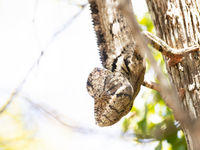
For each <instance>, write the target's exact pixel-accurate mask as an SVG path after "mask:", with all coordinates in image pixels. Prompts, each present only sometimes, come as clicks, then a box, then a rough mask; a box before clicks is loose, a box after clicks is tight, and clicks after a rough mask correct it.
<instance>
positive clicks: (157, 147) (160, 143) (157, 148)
mask: <svg viewBox="0 0 200 150" xmlns="http://www.w3.org/2000/svg"><path fill="white" fill-rule="evenodd" d="M161 149H162V141H160V142H159V143H158V145H157V146H156V148H155V150H161Z"/></svg>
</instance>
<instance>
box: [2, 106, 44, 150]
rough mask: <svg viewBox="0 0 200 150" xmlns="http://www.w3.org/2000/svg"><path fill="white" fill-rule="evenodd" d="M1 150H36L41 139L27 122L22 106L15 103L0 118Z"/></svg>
mask: <svg viewBox="0 0 200 150" xmlns="http://www.w3.org/2000/svg"><path fill="white" fill-rule="evenodd" d="M0 124H1V128H0V150H35V149H37V146H38V145H39V143H40V142H39V140H38V139H36V138H35V136H34V135H35V130H34V129H29V128H28V126H27V125H26V124H25V121H24V118H23V114H22V112H21V108H19V107H18V106H17V105H16V104H15V103H13V104H12V105H11V106H10V107H9V109H8V110H6V111H5V112H4V113H3V114H1V118H0Z"/></svg>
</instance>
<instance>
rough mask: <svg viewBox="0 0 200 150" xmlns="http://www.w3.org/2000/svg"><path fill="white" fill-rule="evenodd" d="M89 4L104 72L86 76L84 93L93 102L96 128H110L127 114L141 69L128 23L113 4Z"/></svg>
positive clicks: (106, 0)
mask: <svg viewBox="0 0 200 150" xmlns="http://www.w3.org/2000/svg"><path fill="white" fill-rule="evenodd" d="M89 3H90V9H91V12H92V13H91V14H92V20H93V24H94V30H95V32H96V35H97V43H98V47H99V51H100V57H101V61H102V64H103V67H104V68H103V69H100V68H95V69H94V70H93V71H92V72H91V73H90V75H89V77H88V81H87V89H88V92H89V94H90V95H91V96H92V97H93V98H94V115H95V120H96V124H97V125H99V126H110V125H112V124H114V123H116V122H117V121H119V120H120V119H121V118H122V117H123V116H124V115H126V114H127V113H128V112H129V111H130V110H131V108H132V105H133V100H134V99H135V97H136V96H137V94H138V92H139V90H140V86H141V84H142V83H143V80H144V73H145V67H144V65H143V58H142V57H141V55H140V54H139V53H138V51H137V49H136V47H135V43H134V39H133V36H132V32H131V28H130V26H129V23H128V19H126V17H125V16H124V15H123V14H122V13H121V12H119V11H118V10H117V5H118V3H117V1H115V0H89ZM129 6H130V8H129V9H132V5H131V4H130V5H129Z"/></svg>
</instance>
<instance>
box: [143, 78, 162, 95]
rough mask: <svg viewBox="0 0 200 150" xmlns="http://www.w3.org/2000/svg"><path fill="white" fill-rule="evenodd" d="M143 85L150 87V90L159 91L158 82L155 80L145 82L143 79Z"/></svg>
mask: <svg viewBox="0 0 200 150" xmlns="http://www.w3.org/2000/svg"><path fill="white" fill-rule="evenodd" d="M142 85H143V86H146V87H147V88H150V89H152V90H156V91H157V92H160V86H159V84H157V83H155V82H150V83H149V82H147V81H144V82H143V83H142Z"/></svg>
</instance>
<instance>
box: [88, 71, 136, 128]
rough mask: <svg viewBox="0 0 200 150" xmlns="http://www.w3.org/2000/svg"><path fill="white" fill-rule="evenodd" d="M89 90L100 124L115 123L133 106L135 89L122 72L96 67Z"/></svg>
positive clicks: (98, 123) (96, 117)
mask: <svg viewBox="0 0 200 150" xmlns="http://www.w3.org/2000/svg"><path fill="white" fill-rule="evenodd" d="M87 90H88V93H89V94H90V95H91V96H92V97H93V98H94V105H95V106H94V115H95V120H96V124H97V125H99V126H110V125H113V124H114V123H116V122H117V121H119V120H120V119H121V118H122V117H123V116H124V115H126V114H127V113H128V112H129V111H130V110H131V108H132V105H133V93H134V91H133V88H132V86H131V84H130V83H129V81H128V79H127V78H126V77H124V76H123V75H122V74H121V73H120V72H111V71H109V70H107V69H100V68H95V69H94V70H93V71H92V72H91V73H90V75H89V77H88V81H87Z"/></svg>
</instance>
